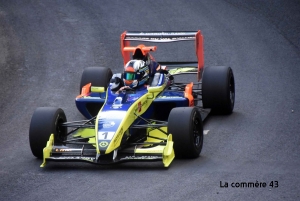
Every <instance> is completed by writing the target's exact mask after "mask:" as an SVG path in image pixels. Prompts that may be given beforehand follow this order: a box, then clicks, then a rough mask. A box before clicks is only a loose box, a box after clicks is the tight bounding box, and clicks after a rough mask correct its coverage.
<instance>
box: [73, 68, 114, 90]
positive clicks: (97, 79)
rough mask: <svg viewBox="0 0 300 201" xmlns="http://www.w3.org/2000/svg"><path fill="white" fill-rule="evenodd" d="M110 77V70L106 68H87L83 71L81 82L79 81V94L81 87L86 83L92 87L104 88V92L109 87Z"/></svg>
mask: <svg viewBox="0 0 300 201" xmlns="http://www.w3.org/2000/svg"><path fill="white" fill-rule="evenodd" d="M111 77H112V72H111V69H110V68H106V67H87V68H85V69H84V71H83V73H82V76H81V81H80V92H79V93H81V89H82V87H83V86H85V85H86V84H88V83H92V86H97V87H104V88H105V90H106V89H107V87H108V85H109V81H110V79H111Z"/></svg>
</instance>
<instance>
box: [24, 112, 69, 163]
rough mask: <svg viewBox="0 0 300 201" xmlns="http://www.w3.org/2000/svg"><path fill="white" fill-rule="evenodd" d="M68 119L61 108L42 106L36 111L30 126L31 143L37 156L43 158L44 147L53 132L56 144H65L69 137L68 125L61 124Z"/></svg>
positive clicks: (32, 149)
mask: <svg viewBox="0 0 300 201" xmlns="http://www.w3.org/2000/svg"><path fill="white" fill-rule="evenodd" d="M66 121H67V119H66V115H65V113H64V111H63V110H62V109H60V108H53V107H40V108H37V109H36V110H35V111H34V113H33V115H32V118H31V122H30V128H29V143H30V148H31V151H32V154H33V155H34V156H35V157H37V158H43V149H44V147H45V146H46V144H47V141H48V140H49V137H50V135H51V134H54V142H55V144H63V141H64V140H65V139H66V137H67V127H62V126H61V124H62V123H64V122H66Z"/></svg>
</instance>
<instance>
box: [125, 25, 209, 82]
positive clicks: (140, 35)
mask: <svg viewBox="0 0 300 201" xmlns="http://www.w3.org/2000/svg"><path fill="white" fill-rule="evenodd" d="M191 40H194V41H195V48H196V56H197V60H198V61H197V63H198V73H197V74H198V81H200V79H201V78H202V72H203V68H204V49H203V35H202V34H201V31H200V30H198V31H183V32H171V31H163V32H145V31H144V32H136V31H132V32H130V31H129V32H127V31H125V32H123V33H122V34H121V53H122V56H123V60H124V65H125V64H126V63H127V62H128V61H129V60H130V52H133V51H134V50H135V48H136V47H131V46H130V41H145V42H155V43H168V42H178V41H191ZM140 47H142V48H143V51H144V52H149V51H155V50H156V46H144V45H140Z"/></svg>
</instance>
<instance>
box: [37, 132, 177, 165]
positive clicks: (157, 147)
mask: <svg viewBox="0 0 300 201" xmlns="http://www.w3.org/2000/svg"><path fill="white" fill-rule="evenodd" d="M160 130H164V131H166V127H163V128H161V129H160ZM160 130H152V131H150V132H149V135H148V137H147V140H146V141H144V142H141V143H131V144H129V145H130V146H127V147H126V148H120V149H119V150H118V149H116V150H114V151H113V152H112V153H111V154H105V155H100V154H97V153H96V148H94V149H90V148H85V146H84V145H83V146H82V148H71V147H66V146H56V145H54V135H53V134H51V136H50V138H49V141H48V142H47V146H46V147H45V148H44V150H43V154H44V159H43V163H42V164H41V167H45V165H46V162H47V161H67V162H88V163H93V164H98V165H109V164H115V163H123V162H132V161H134V162H135V161H148V162H151V161H162V163H163V165H164V167H168V166H169V165H170V164H171V162H172V161H173V159H174V158H175V154H174V150H173V141H172V135H171V134H169V135H168V136H167V138H165V140H162V139H161V136H162V133H161V131H160Z"/></svg>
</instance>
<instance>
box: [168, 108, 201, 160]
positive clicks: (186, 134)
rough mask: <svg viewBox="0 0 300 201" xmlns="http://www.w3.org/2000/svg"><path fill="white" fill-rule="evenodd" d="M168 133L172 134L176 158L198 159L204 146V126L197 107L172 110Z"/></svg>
mask: <svg viewBox="0 0 300 201" xmlns="http://www.w3.org/2000/svg"><path fill="white" fill-rule="evenodd" d="M168 133H171V134H172V137H173V141H174V151H175V156H176V158H197V157H198V156H199V154H200V153H201V150H202V146H203V124H202V119H201V115H200V113H199V111H198V110H197V109H196V108H195V107H178V108H174V109H172V110H171V112H170V115H169V119H168Z"/></svg>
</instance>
